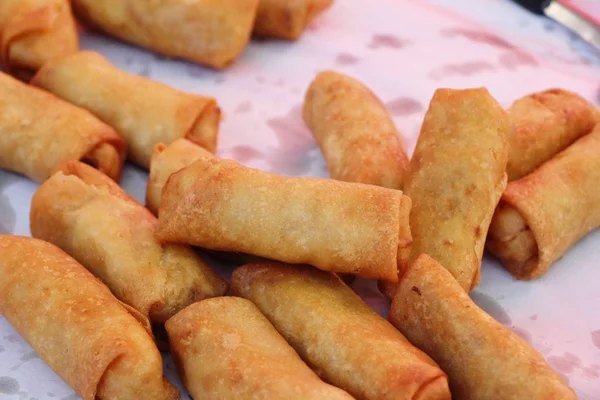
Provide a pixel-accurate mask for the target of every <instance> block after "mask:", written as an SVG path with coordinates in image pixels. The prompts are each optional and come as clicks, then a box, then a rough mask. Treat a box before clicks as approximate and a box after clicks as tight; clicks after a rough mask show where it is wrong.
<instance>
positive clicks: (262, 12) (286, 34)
mask: <svg viewBox="0 0 600 400" xmlns="http://www.w3.org/2000/svg"><path fill="white" fill-rule="evenodd" d="M331 4H333V0H260V2H259V4H258V12H257V14H256V22H255V23H254V34H255V35H256V36H259V37H269V38H277V39H286V40H297V39H299V38H300V36H301V35H302V32H304V28H306V25H308V24H309V23H310V22H311V21H312V20H313V19H314V18H315V17H316V16H317V15H319V14H320V13H322V12H323V11H325V10H326V9H327V8H328V7H329V6H331Z"/></svg>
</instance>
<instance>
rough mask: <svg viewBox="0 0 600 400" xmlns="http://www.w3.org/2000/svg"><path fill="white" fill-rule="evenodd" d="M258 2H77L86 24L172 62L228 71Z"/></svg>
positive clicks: (242, 44)
mask: <svg viewBox="0 0 600 400" xmlns="http://www.w3.org/2000/svg"><path fill="white" fill-rule="evenodd" d="M258 2H259V0H193V1H189V0H160V1H159V0H145V1H139V0H72V6H73V9H74V10H75V13H76V14H77V15H78V17H80V18H81V19H82V20H84V21H85V22H87V23H89V24H90V25H92V26H94V27H96V28H99V29H100V30H102V31H104V32H106V33H108V34H110V35H112V36H115V37H118V38H119V39H122V40H124V41H126V42H130V43H133V44H136V45H138V46H141V47H145V48H147V49H149V50H152V51H154V52H157V53H159V54H162V55H164V56H169V57H177V58H183V59H186V60H189V61H194V62H197V63H200V64H206V65H209V66H211V67H214V68H219V69H220V68H225V67H227V66H228V65H229V64H231V63H232V62H233V61H234V60H235V59H236V58H237V57H238V56H239V55H240V53H241V52H242V51H243V50H244V48H245V47H246V45H247V44H248V41H249V40H250V35H251V33H252V27H253V26H254V20H255V18H256V11H257V9H258Z"/></svg>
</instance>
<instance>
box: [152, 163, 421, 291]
mask: <svg viewBox="0 0 600 400" xmlns="http://www.w3.org/2000/svg"><path fill="white" fill-rule="evenodd" d="M410 207H411V203H410V199H409V198H408V197H406V196H403V195H402V192H401V191H399V190H392V189H386V188H380V187H377V186H371V185H362V184H357V183H347V182H340V181H335V180H333V179H312V178H289V177H282V176H278V175H274V174H270V173H267V172H264V171H259V170H256V169H252V168H247V167H244V166H242V165H240V164H238V163H236V162H234V161H229V160H218V159H216V158H214V159H202V160H198V161H196V162H195V163H193V164H191V165H190V166H188V167H186V168H184V169H182V170H180V171H178V172H176V173H174V174H173V175H171V177H170V178H169V180H168V181H167V184H166V186H165V187H164V189H163V193H162V202H161V206H160V211H159V218H158V229H157V232H156V234H157V236H158V238H159V239H160V240H161V241H163V242H180V243H188V244H192V245H195V246H200V247H205V248H208V249H212V250H222V251H232V252H241V253H247V254H252V255H256V256H261V257H265V258H270V259H276V260H279V261H284V262H289V263H293V264H311V265H314V266H315V267H317V268H320V269H323V270H329V271H333V272H341V273H352V274H355V275H361V276H364V277H367V278H369V277H371V278H381V279H384V280H390V281H392V282H397V281H398V266H397V264H398V260H399V259H400V260H402V259H404V258H405V257H407V255H408V254H407V253H408V249H409V248H410V243H411V236H410V228H409V224H408V215H409V213H410ZM342 221H343V223H341V222H342Z"/></svg>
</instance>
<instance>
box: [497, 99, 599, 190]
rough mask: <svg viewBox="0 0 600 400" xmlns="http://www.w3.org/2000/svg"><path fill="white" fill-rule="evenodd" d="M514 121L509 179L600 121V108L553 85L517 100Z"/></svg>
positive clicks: (524, 172) (511, 112) (512, 109)
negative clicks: (599, 110)
mask: <svg viewBox="0 0 600 400" xmlns="http://www.w3.org/2000/svg"><path fill="white" fill-rule="evenodd" d="M508 115H509V116H510V119H511V121H512V123H513V125H514V133H513V134H512V135H511V139H510V153H509V157H508V166H507V168H506V172H507V173H508V180H509V181H512V180H515V179H519V178H521V177H523V176H525V175H527V174H529V173H531V172H533V170H534V169H536V168H537V167H538V166H539V165H541V164H542V163H544V162H546V161H548V160H550V159H551V158H552V157H553V156H554V155H555V154H557V153H559V152H560V151H562V150H564V149H565V148H566V147H567V146H569V145H570V144H571V143H573V142H574V141H575V140H577V139H578V138H580V137H581V136H583V135H586V134H587V133H589V132H590V131H591V130H592V128H593V127H594V125H595V124H596V123H600V112H598V110H596V109H595V107H594V106H593V105H592V104H590V103H589V102H587V101H586V100H585V99H583V98H581V97H580V96H578V95H577V94H575V93H571V92H568V91H566V90H562V89H550V90H546V91H544V92H539V93H534V94H531V95H529V96H525V97H523V98H521V99H519V100H517V101H515V102H514V103H513V104H512V106H511V107H510V108H509V109H508Z"/></svg>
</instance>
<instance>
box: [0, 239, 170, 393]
mask: <svg viewBox="0 0 600 400" xmlns="http://www.w3.org/2000/svg"><path fill="white" fill-rule="evenodd" d="M0 314H2V315H3V316H4V317H6V319H7V320H8V321H9V322H10V323H11V324H12V325H13V326H14V327H15V329H16V330H17V331H18V332H19V334H21V335H22V336H23V338H24V339H25V340H27V342H29V344H30V345H31V346H32V347H33V348H34V349H35V351H36V352H37V353H38V354H39V355H40V358H41V359H42V360H44V362H46V363H47V364H48V365H49V366H50V368H52V369H53V370H54V371H55V372H56V373H57V374H58V375H60V376H61V377H62V378H63V379H64V380H65V381H66V382H67V384H69V386H71V387H72V388H73V390H75V391H76V392H77V393H78V394H79V395H80V396H81V397H82V398H83V400H114V399H123V400H126V399H127V400H129V399H146V400H176V399H179V392H178V390H177V389H176V388H175V387H174V386H173V385H171V383H169V382H168V381H166V380H165V379H164V378H163V370H162V359H161V356H160V353H159V352H158V349H157V348H156V345H155V344H154V342H153V340H152V336H151V333H150V332H149V328H150V324H149V323H148V321H147V320H146V319H145V318H144V317H143V316H142V315H139V314H138V313H137V312H136V311H135V310H133V309H130V308H126V306H123V305H122V304H120V303H119V301H118V300H117V299H116V298H114V296H113V295H112V294H111V293H110V291H109V290H108V288H107V287H106V286H104V285H103V284H102V283H101V282H100V281H98V280H97V279H96V278H94V276H93V275H92V274H90V273H89V272H88V271H86V269H85V268H83V267H82V266H81V265H79V264H78V263H77V262H76V261H75V260H74V259H72V258H71V257H69V256H68V255H67V254H65V253H64V252H63V251H62V250H60V249H59V248H57V247H55V246H53V245H51V244H50V243H46V242H43V241H41V240H37V239H31V238H24V237H16V236H2V235H0Z"/></svg>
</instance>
